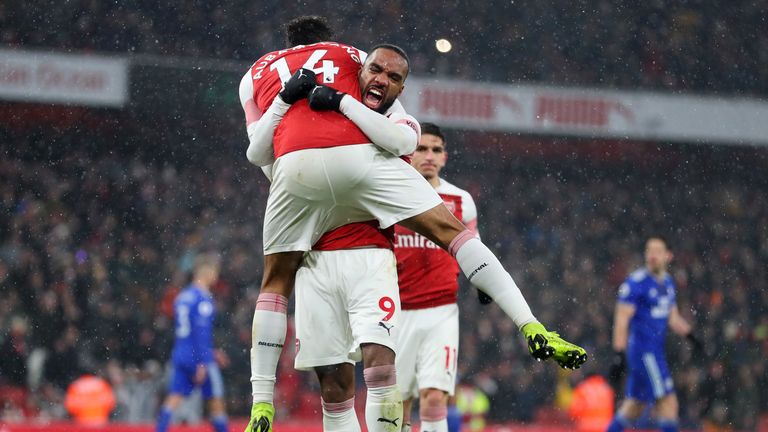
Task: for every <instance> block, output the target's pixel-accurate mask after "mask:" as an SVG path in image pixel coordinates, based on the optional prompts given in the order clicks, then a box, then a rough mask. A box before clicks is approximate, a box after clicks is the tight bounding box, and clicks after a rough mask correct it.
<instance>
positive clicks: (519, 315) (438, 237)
mask: <svg viewBox="0 0 768 432" xmlns="http://www.w3.org/2000/svg"><path fill="white" fill-rule="evenodd" d="M400 224H401V225H403V226H404V227H406V228H408V229H411V230H413V231H416V232H418V233H420V234H422V235H423V236H425V237H427V238H428V239H430V240H432V241H433V242H434V243H435V244H437V245H438V246H440V247H442V248H444V249H445V250H447V251H448V252H450V253H451V255H453V256H454V257H455V258H456V261H457V262H458V264H459V267H461V270H462V272H463V273H464V275H465V276H466V277H467V279H469V281H470V282H471V283H472V284H473V285H475V286H476V287H477V288H479V289H481V290H483V291H484V292H485V293H487V294H488V295H489V296H491V298H493V300H494V301H495V302H496V303H497V304H498V305H499V307H501V309H502V310H503V311H504V312H505V313H506V314H507V315H508V316H509V317H510V318H511V319H512V320H513V321H514V322H515V324H516V325H517V327H518V328H520V329H521V330H522V331H523V333H524V334H525V335H526V337H527V338H528V340H529V347H530V349H531V354H532V355H533V356H534V357H536V358H538V359H540V360H541V359H547V358H549V357H550V356H554V358H555V360H556V361H557V362H558V363H559V364H560V365H561V366H563V367H570V368H575V367H579V366H581V364H583V363H584V362H585V361H586V359H587V355H586V351H584V349H583V348H581V347H578V346H576V345H573V344H570V343H568V342H566V341H564V340H563V339H562V338H560V337H559V336H558V335H557V334H555V333H553V332H547V331H546V329H544V327H543V326H542V325H541V324H539V323H538V321H536V318H535V317H534V316H533V313H532V312H531V308H530V307H529V306H528V302H526V300H525V298H524V297H523V294H522V292H521V291H520V288H518V286H517V284H516V283H515V281H514V279H512V276H511V275H510V274H509V273H508V272H507V271H506V270H505V269H504V267H503V266H502V265H501V262H499V260H498V258H496V255H494V254H493V252H491V250H490V249H488V247H487V246H485V244H483V242H482V241H480V239H478V238H477V237H475V235H474V234H472V232H471V231H469V230H468V229H466V227H465V226H464V225H463V224H462V223H461V222H459V220H458V219H456V217H454V216H453V214H451V212H450V211H449V210H448V209H447V208H446V207H445V206H444V205H443V204H440V205H438V206H436V207H434V208H432V209H430V210H427V211H426V212H424V213H421V214H418V215H416V216H413V217H410V218H408V219H405V220H403V221H401V222H400ZM524 327H525V328H524Z"/></svg>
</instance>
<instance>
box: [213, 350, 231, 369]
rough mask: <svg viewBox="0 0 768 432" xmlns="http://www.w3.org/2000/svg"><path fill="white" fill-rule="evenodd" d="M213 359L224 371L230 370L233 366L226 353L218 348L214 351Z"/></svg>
mask: <svg viewBox="0 0 768 432" xmlns="http://www.w3.org/2000/svg"><path fill="white" fill-rule="evenodd" d="M213 358H214V359H215V360H216V364H217V365H219V367H220V368H222V369H226V368H228V367H229V365H230V364H231V361H230V360H229V356H228V355H227V353H226V352H224V350H221V349H218V348H217V349H215V350H213Z"/></svg>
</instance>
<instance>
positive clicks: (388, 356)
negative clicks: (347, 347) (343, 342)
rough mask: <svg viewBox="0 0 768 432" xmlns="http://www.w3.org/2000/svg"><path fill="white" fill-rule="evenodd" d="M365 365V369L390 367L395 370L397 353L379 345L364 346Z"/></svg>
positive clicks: (362, 346) (362, 347) (362, 348)
mask: <svg viewBox="0 0 768 432" xmlns="http://www.w3.org/2000/svg"><path fill="white" fill-rule="evenodd" d="M361 350H362V352H363V364H364V367H365V368H371V367H377V366H389V365H392V367H393V368H394V364H395V352H394V351H392V349H390V348H388V347H385V346H384V345H379V344H374V343H370V344H362V345H361Z"/></svg>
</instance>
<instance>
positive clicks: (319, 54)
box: [269, 49, 339, 84]
mask: <svg viewBox="0 0 768 432" xmlns="http://www.w3.org/2000/svg"><path fill="white" fill-rule="evenodd" d="M327 52H328V51H327V50H323V49H319V50H315V51H312V55H310V56H309V58H308V59H307V61H306V62H305V63H304V66H302V67H303V68H304V69H309V70H311V71H312V72H314V73H315V74H317V75H323V84H330V83H333V82H334V81H335V79H336V74H337V73H339V68H338V67H336V66H334V64H333V61H332V60H322V59H323V56H324V55H325V53H327ZM321 60H322V61H321ZM318 63H319V65H318ZM269 70H270V71H274V70H276V71H277V74H278V75H279V76H280V81H282V82H283V84H285V82H286V81H288V80H289V79H291V75H293V72H291V70H290V69H289V68H288V61H287V60H286V59H285V57H283V58H280V59H278V60H277V61H275V62H274V63H272V64H271V65H270V66H269Z"/></svg>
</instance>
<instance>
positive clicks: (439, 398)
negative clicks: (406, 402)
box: [419, 388, 448, 432]
mask: <svg viewBox="0 0 768 432" xmlns="http://www.w3.org/2000/svg"><path fill="white" fill-rule="evenodd" d="M419 417H420V418H421V428H420V429H421V430H423V431H436V432H448V420H447V418H448V392H445V391H443V390H440V389H436V388H427V389H422V390H420V391H419Z"/></svg>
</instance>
